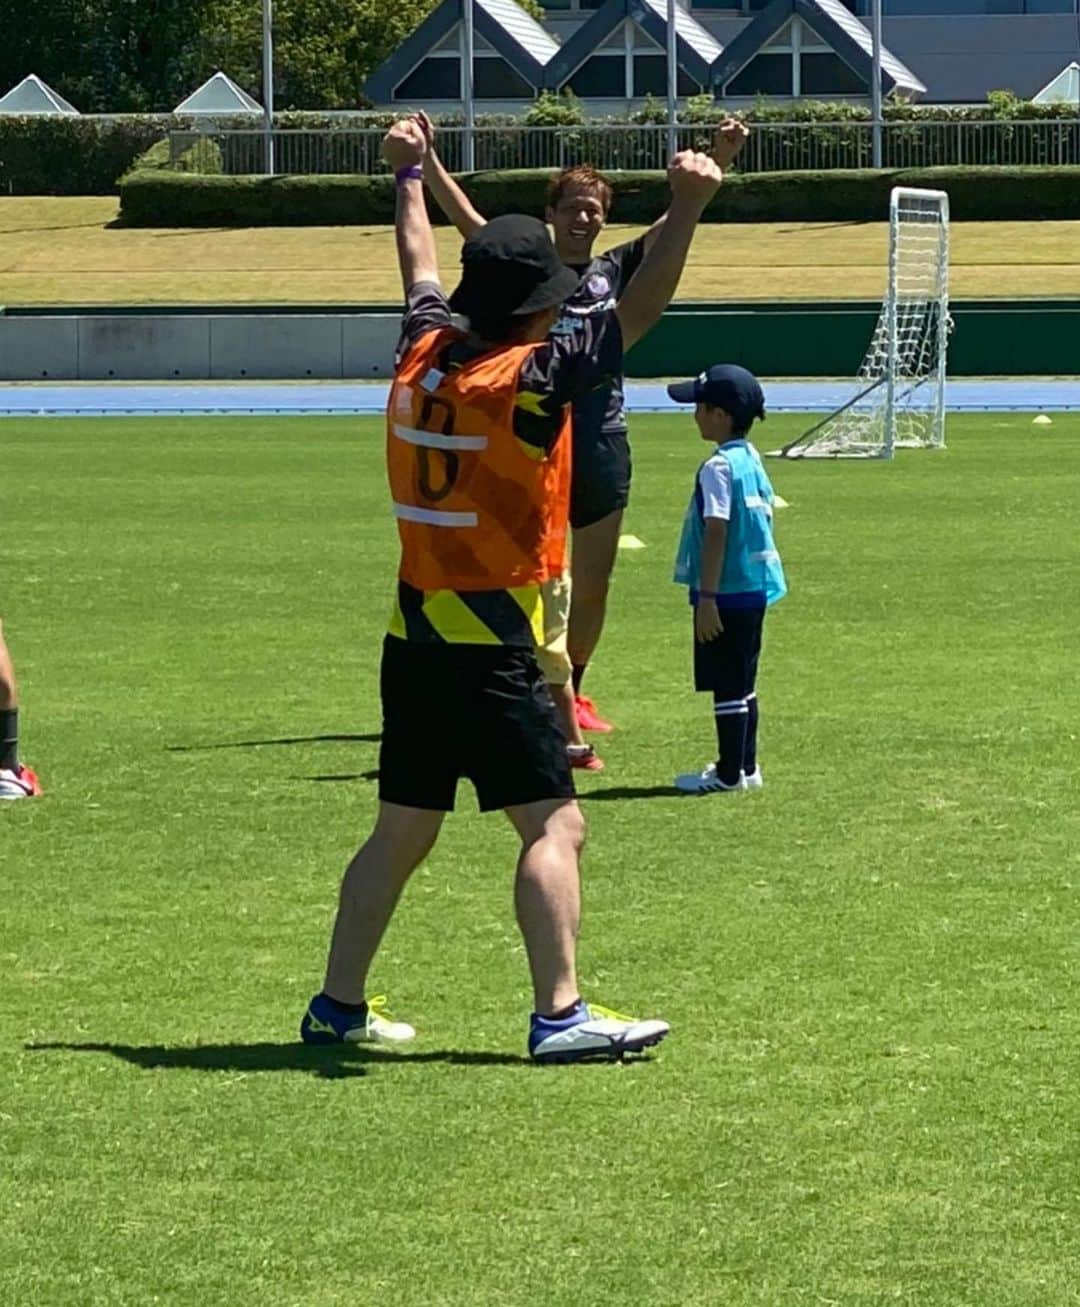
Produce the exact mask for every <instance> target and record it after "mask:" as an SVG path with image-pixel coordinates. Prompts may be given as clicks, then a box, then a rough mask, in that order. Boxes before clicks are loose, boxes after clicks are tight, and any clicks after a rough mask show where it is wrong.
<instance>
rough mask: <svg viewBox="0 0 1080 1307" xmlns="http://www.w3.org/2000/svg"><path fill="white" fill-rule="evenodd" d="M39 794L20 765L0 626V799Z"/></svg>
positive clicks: (14, 700)
mask: <svg viewBox="0 0 1080 1307" xmlns="http://www.w3.org/2000/svg"><path fill="white" fill-rule="evenodd" d="M40 793H41V783H40V781H39V780H38V778H37V776H36V775H35V773H34V772H33V771H32V770H31V769H30V768H29V767H27V766H26V765H25V764H22V763H20V762H19V691H18V686H17V685H16V682H15V666H14V664H13V663H12V661H11V653H10V652H9V650H8V647H7V643H6V641H5V640H4V628H3V624H2V623H0V799H31V798H33V797H34V796H35V795H38V794H40Z"/></svg>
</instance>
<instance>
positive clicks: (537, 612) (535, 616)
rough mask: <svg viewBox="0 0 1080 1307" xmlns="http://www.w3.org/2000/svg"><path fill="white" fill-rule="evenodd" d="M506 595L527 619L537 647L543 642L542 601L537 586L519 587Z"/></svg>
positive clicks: (508, 591)
mask: <svg viewBox="0 0 1080 1307" xmlns="http://www.w3.org/2000/svg"><path fill="white" fill-rule="evenodd" d="M506 593H507V594H508V595H510V596H511V598H513V600H514V602H515V603H516V604H517V606H518V607H519V608H520V609H521V611H522V612H523V613H524V614H525V616H526V617H527V618H528V621H529V626H530V628H531V629H532V633H533V639H534V640H535V641H536V643H537V644H538V645H542V644H544V643H545V640H544V635H545V632H544V601H543V596H542V594H541V592H540V587H539V586H538V585H519V586H515V587H514V588H513V589H510V590H507V592H506Z"/></svg>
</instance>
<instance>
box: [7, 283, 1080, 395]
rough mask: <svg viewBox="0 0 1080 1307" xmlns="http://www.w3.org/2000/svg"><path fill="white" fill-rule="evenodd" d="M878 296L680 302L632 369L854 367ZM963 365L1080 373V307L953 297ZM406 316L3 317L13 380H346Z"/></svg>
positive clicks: (387, 363) (981, 371)
mask: <svg viewBox="0 0 1080 1307" xmlns="http://www.w3.org/2000/svg"><path fill="white" fill-rule="evenodd" d="M879 307H880V306H879V305H878V304H876V303H852V302H836V303H831V304H825V303H823V304H813V305H807V304H801V305H794V304H784V303H774V304H766V303H760V304H750V303H740V304H735V303H732V304H721V305H717V304H680V305H679V306H678V307H677V308H675V309H671V310H669V311H668V312H667V313H665V314H664V316H663V318H662V319H661V320H660V322H659V323H658V324H657V325H656V327H655V328H654V329H653V330H652V331H650V332H649V334H648V335H647V336H646V337H645V339H644V340H643V341H641V342H640V344H638V345H636V346H635V347H634V349H633V350H632V351H631V352H630V353H629V355H628V356H627V369H626V370H627V375H628V376H632V377H668V376H680V375H688V374H690V373H692V372H698V371H700V370H701V369H702V368H704V367H708V365H709V364H710V363H715V362H716V357H715V354H716V342H717V341H718V340H729V341H736V342H738V344H737V357H736V359H735V360H734V361H737V362H739V363H743V364H744V365H745V366H747V367H749V368H751V369H753V370H754V371H755V372H759V373H761V375H762V376H773V377H776V376H781V377H782V376H791V377H838V376H854V374H855V373H856V371H857V370H858V367H859V364H860V362H861V361H862V357H863V354H864V352H865V350H866V347H867V345H868V343H869V341H870V337H871V335H872V333H873V330H874V325H875V323H876V322H877V315H878V309H879ZM951 310H952V316H953V319H954V321H955V324H956V329H955V332H954V333H953V336H952V339H951V341H950V344H949V373H950V375H951V376H954V377H961V376H995V375H999V376H1055V375H1060V376H1074V375H1077V374H1080V346H1078V344H1077V342H1078V341H1080V302H1074V301H1057V300H1044V301H1038V300H1030V301H1024V300H1015V301H980V302H975V301H963V300H960V301H953V303H952V305H951ZM398 328H399V319H398V316H397V314H394V313H371V314H340V315H337V314H279V315H276V316H275V315H273V314H266V315H265V316H255V315H248V314H238V315H236V316H231V315H227V314H221V315H202V314H177V315H176V316H174V317H166V316H164V315H158V316H147V317H142V316H138V315H135V316H128V315H119V314H117V315H113V316H111V317H108V316H94V317H87V318H82V319H80V318H76V317H73V316H66V317H60V316H58V317H36V316H35V317H27V318H19V317H15V316H11V317H8V316H4V315H2V314H0V380H3V381H40V380H42V379H44V378H48V379H52V380H78V379H85V380H117V381H121V380H128V381H133V380H150V379H153V380H160V381H170V380H174V379H177V380H191V379H195V380H208V379H211V378H216V379H226V378H236V379H239V378H246V379H253V380H297V379H299V380H306V379H307V378H311V379H324V380H344V381H356V380H367V379H376V378H380V377H387V376H389V375H390V372H391V369H392V366H393V355H394V348H395V346H396V344H397V337H398Z"/></svg>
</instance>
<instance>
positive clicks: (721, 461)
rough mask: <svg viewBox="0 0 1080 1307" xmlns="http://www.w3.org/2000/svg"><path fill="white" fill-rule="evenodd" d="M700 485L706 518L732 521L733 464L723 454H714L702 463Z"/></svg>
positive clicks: (699, 477) (699, 473)
mask: <svg viewBox="0 0 1080 1307" xmlns="http://www.w3.org/2000/svg"><path fill="white" fill-rule="evenodd" d="M698 485H699V486H700V487H701V497H702V503H703V507H704V513H705V517H706V518H710V517H712V518H719V519H720V521H722V522H730V521H731V464H730V463H729V462H728V461H727V459H726V458H725V457H724V455H723V454H719V453H717V454H713V456H712V458H710V459H708V460H707V461H706V462H704V463H702V465H701V469H700V471H699V472H698Z"/></svg>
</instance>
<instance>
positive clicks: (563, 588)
mask: <svg viewBox="0 0 1080 1307" xmlns="http://www.w3.org/2000/svg"><path fill="white" fill-rule="evenodd" d="M570 595H571V584H570V576H569V574H567V573H564V574H563V575H562V576H558V577H553V578H552V579H551V580H550V581H548V582H547V583H546V584H545V585H544V643H543V645H542V646H541V647H540V648H539V649H537V651H536V660H537V662H538V663H539V664H540V670H541V671H542V672H543V673H544V679H545V680H546V681H547V683H548V688H549V689H550V690H551V697H552V699H553V700H554V701H555V711H556V713H557V714H558V718H559V725H560V726H561V727H562V729H563V734H564V735H565V736H566V752H567V756H568V757H569V759H570V766H571V767H575V768H580V769H581V770H584V771H603V770H604V763H603V760H602V759H601V758H600V756H599V755H598V754H597V752H596V750H595V749H594V748H593V747H592V745H591V744H587V743H586V742H585V737H584V735H582V733H581V726H580V724H579V723H578V718H577V707H576V702H575V696H574V687H573V684H572V682H571V667H570V656H569V654H568V653H567V649H566V630H567V620H568V618H569V614H570V602H571V600H570Z"/></svg>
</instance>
